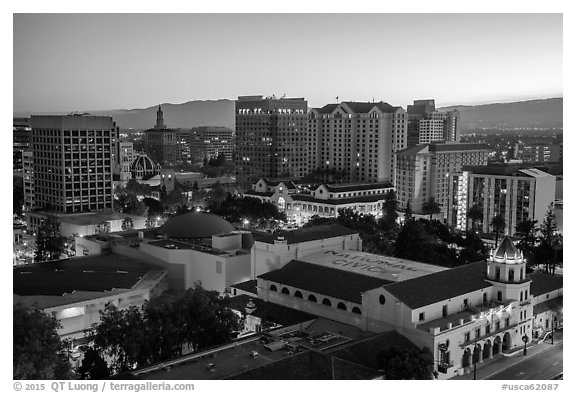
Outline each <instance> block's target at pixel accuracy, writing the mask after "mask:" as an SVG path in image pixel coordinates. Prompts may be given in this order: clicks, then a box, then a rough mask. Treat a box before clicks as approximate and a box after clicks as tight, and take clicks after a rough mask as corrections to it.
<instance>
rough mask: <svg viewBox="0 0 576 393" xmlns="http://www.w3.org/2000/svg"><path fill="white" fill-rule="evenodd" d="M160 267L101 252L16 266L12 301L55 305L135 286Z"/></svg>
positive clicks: (93, 297) (96, 296)
mask: <svg viewBox="0 0 576 393" xmlns="http://www.w3.org/2000/svg"><path fill="white" fill-rule="evenodd" d="M160 272H162V270H161V269H159V268H157V267H154V266H151V265H146V264H144V263H141V262H139V261H137V260H134V259H131V258H128V257H124V256H120V255H115V254H101V255H95V256H86V257H77V258H72V259H65V260H60V261H52V262H44V263H36V264H30V265H24V266H16V267H14V268H13V271H12V281H13V285H14V288H13V293H14V301H15V302H17V301H23V302H27V303H29V302H38V304H39V306H40V307H42V308H45V307H54V306H58V305H63V304H69V303H74V302H78V301H85V300H91V299H95V298H99V297H105V296H110V295H112V294H116V293H120V292H125V291H127V290H131V289H134V288H135V287H136V286H137V285H138V283H140V282H141V280H142V279H143V278H144V277H145V276H148V277H150V276H151V275H156V273H160Z"/></svg>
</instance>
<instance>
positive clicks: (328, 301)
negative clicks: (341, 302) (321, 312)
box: [322, 298, 332, 307]
mask: <svg viewBox="0 0 576 393" xmlns="http://www.w3.org/2000/svg"><path fill="white" fill-rule="evenodd" d="M322 304H323V305H325V306H329V307H332V302H331V301H330V299H327V298H324V300H322Z"/></svg>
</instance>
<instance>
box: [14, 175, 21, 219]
mask: <svg viewBox="0 0 576 393" xmlns="http://www.w3.org/2000/svg"><path fill="white" fill-rule="evenodd" d="M23 204H24V187H23V186H22V184H20V182H17V181H14V183H13V188H12V213H13V214H16V215H17V216H21V215H22V205H23Z"/></svg>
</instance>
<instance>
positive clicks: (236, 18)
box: [13, 14, 563, 112]
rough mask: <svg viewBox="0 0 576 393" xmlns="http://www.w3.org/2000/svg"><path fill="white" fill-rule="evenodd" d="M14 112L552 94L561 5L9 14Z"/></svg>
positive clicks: (481, 99)
mask: <svg viewBox="0 0 576 393" xmlns="http://www.w3.org/2000/svg"><path fill="white" fill-rule="evenodd" d="M13 42H14V52H13V53H14V78H13V81H14V97H13V98H14V111H15V112H23V111H30V112H49V111H63V112H67V111H74V110H79V111H82V110H107V109H132V108H144V107H149V106H153V105H156V104H158V103H165V102H169V103H182V102H186V101H191V100H213V99H221V98H227V99H236V98H237V97H238V96H239V95H254V94H263V95H272V94H276V95H277V96H282V95H283V94H286V95H287V96H289V97H305V98H306V99H307V100H308V103H309V106H312V107H316V106H322V105H324V104H327V103H330V102H334V101H335V97H336V96H338V97H339V100H341V101H342V100H344V101H352V100H353V101H371V100H372V99H374V100H377V101H380V100H383V101H386V102H389V103H390V104H393V105H401V106H403V107H406V105H408V104H410V103H411V102H412V101H413V100H414V99H424V98H435V99H436V103H437V106H443V105H452V104H478V103H489V102H504V101H513V100H526V99H532V98H548V97H559V96H562V94H563V88H562V85H563V82H562V60H563V59H562V15H561V14H204V15H200V14H15V15H14V40H13Z"/></svg>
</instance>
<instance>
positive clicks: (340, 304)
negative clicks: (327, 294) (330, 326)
mask: <svg viewBox="0 0 576 393" xmlns="http://www.w3.org/2000/svg"><path fill="white" fill-rule="evenodd" d="M336 308H337V309H339V310H344V311H346V305H345V304H344V303H342V302H339V303H338V305H337V306H336Z"/></svg>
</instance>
